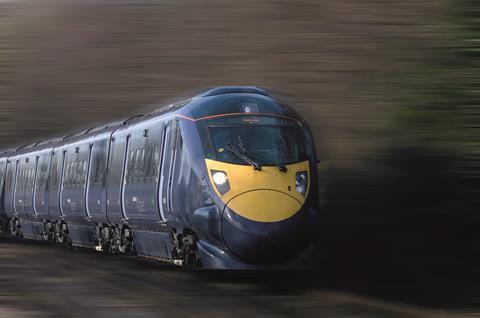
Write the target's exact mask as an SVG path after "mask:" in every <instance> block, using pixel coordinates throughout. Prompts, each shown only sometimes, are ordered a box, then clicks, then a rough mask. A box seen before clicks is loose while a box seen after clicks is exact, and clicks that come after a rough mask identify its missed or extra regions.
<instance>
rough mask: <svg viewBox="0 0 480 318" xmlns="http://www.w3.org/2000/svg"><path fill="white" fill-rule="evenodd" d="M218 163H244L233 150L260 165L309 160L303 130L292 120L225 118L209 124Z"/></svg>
mask: <svg viewBox="0 0 480 318" xmlns="http://www.w3.org/2000/svg"><path fill="white" fill-rule="evenodd" d="M208 131H209V134H210V138H211V141H212V146H213V148H214V149H213V151H212V152H213V154H214V155H213V156H214V158H212V159H215V160H218V161H223V162H229V163H235V164H242V165H245V164H247V163H245V161H244V160H242V159H241V158H240V157H239V156H237V155H235V154H234V153H233V152H232V151H231V149H233V150H234V151H237V152H240V153H246V154H247V155H249V156H250V157H254V159H255V161H256V162H257V163H259V164H260V165H266V166H268V165H272V164H282V165H286V164H291V163H296V162H300V161H303V160H305V147H304V140H303V138H302V131H301V129H300V127H299V126H298V125H297V124H296V123H295V122H294V121H290V120H283V119H276V118H271V117H270V118H266V117H258V116H256V117H242V118H238V117H237V118H235V119H234V120H232V119H228V118H224V119H221V120H215V121H211V122H209V123H208Z"/></svg>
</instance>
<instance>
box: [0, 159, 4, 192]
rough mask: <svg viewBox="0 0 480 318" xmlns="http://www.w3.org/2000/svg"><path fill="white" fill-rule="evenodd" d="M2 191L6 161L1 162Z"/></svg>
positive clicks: (0, 180)
mask: <svg viewBox="0 0 480 318" xmlns="http://www.w3.org/2000/svg"><path fill="white" fill-rule="evenodd" d="M0 164H1V166H0V191H1V189H3V185H4V183H5V162H2V163H0Z"/></svg>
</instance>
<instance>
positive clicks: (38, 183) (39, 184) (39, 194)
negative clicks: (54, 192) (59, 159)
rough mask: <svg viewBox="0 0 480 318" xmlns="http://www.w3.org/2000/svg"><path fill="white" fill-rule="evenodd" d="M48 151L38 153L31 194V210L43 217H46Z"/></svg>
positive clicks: (49, 155) (49, 156)
mask: <svg viewBox="0 0 480 318" xmlns="http://www.w3.org/2000/svg"><path fill="white" fill-rule="evenodd" d="M50 159H51V153H50V151H43V152H41V153H40V154H39V155H38V163H37V173H36V176H35V191H34V194H33V210H34V211H35V213H36V214H37V215H39V216H41V217H43V218H47V217H48V191H47V185H48V174H49V170H50Z"/></svg>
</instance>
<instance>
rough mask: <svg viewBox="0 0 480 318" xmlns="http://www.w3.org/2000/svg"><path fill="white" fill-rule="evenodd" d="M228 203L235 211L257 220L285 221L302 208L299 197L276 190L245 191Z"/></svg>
mask: <svg viewBox="0 0 480 318" xmlns="http://www.w3.org/2000/svg"><path fill="white" fill-rule="evenodd" d="M227 205H228V207H229V208H230V209H231V210H232V211H233V212H235V213H237V214H239V215H241V216H243V217H244V218H247V219H249V220H252V221H257V222H279V221H283V220H286V219H288V218H289V217H291V216H293V215H294V214H295V213H297V212H298V210H300V208H301V204H300V202H298V200H297V199H295V198H294V197H292V196H290V195H288V194H286V193H282V192H280V191H275V190H254V191H249V192H245V193H243V194H240V195H238V196H236V197H234V198H233V199H231V200H230V201H229V202H228V204H227Z"/></svg>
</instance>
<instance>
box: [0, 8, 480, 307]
mask: <svg viewBox="0 0 480 318" xmlns="http://www.w3.org/2000/svg"><path fill="white" fill-rule="evenodd" d="M479 12H480V5H479V4H478V3H477V1H475V0H470V1H469V0H424V1H418V0H403V1H388V0H385V1H379V0H362V1H354V0H322V1H320V0H296V1H289V0H243V1H233V0H181V1H178V0H163V1H160V0H158V1H154V0H151V1H149V0H144V1H140V0H139V1H134V0H116V1H115V0H106V1H93V0H83V1H76V0H68V1H67V0H65V1H61V0H58V1H53V0H52V1H51V0H42V1H38V0H35V1H33V0H32V1H21V0H17V1H15V0H11V1H5V0H3V1H2V0H0V145H1V146H2V148H8V147H10V146H14V145H20V144H22V143H28V142H34V141H37V140H39V139H47V138H49V137H55V136H62V135H65V134H66V133H68V132H72V131H79V130H82V129H84V128H88V127H90V126H92V125H95V124H97V123H101V122H108V121H111V120H114V119H119V118H122V117H127V116H129V115H134V114H138V113H143V112H148V111H149V110H152V109H154V108H156V107H157V106H158V105H163V104H167V103H169V102H172V101H174V100H177V99H180V98H183V97H186V96H189V95H192V94H194V93H197V92H199V91H200V90H202V89H204V88H208V87H212V86H217V85H255V86H260V87H263V88H266V89H270V90H272V91H273V92H275V93H276V94H277V95H278V96H279V97H280V98H282V99H283V100H285V101H286V102H288V103H290V104H291V106H292V107H294V108H295V109H297V110H298V111H299V112H300V113H301V114H302V115H303V116H304V117H305V118H306V119H307V121H308V122H309V124H310V125H311V127H312V129H313V132H314V136H315V138H316V143H317V148H318V154H319V157H320V159H321V165H320V167H321V170H322V172H321V180H320V185H321V193H320V195H321V206H322V208H321V211H320V215H321V218H320V222H319V230H318V239H317V247H318V251H319V252H318V253H317V257H316V258H317V267H318V269H319V270H320V271H321V272H322V273H328V276H329V277H330V279H331V286H333V287H335V288H337V287H338V288H350V287H351V286H356V287H355V288H356V289H357V290H362V291H365V292H366V293H368V292H370V291H371V290H372V286H373V285H375V286H376V285H378V286H380V285H381V286H383V287H381V288H380V289H381V290H382V292H380V293H383V291H385V292H387V290H395V295H396V298H397V299H400V300H406V301H409V302H415V301H418V300H419V299H420V298H422V299H423V301H422V302H423V304H429V303H434V304H437V305H438V304H442V306H446V307H449V306H453V307H455V306H461V307H463V308H466V307H468V308H470V307H475V306H478V305H479V300H478V299H479V293H478V276H479V275H478V274H479V268H480V266H479V263H480V255H479V247H480V235H479V232H478V228H479V225H480V216H479V214H478V212H479V211H478V206H479V205H478V203H479V201H480V200H479V188H480V187H479V184H480V182H479V181H480V172H479V170H480V169H479V167H480V134H479V129H478V128H479V123H480V120H479V119H480V108H479V97H480V90H479V86H478V85H479V81H480V73H479V64H480V62H479V59H478V57H479V52H480V22H479V21H480V16H479V14H480V13H479ZM407 287H408V288H407ZM398 288H404V289H403V292H398ZM378 293H379V292H377V294H378Z"/></svg>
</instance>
